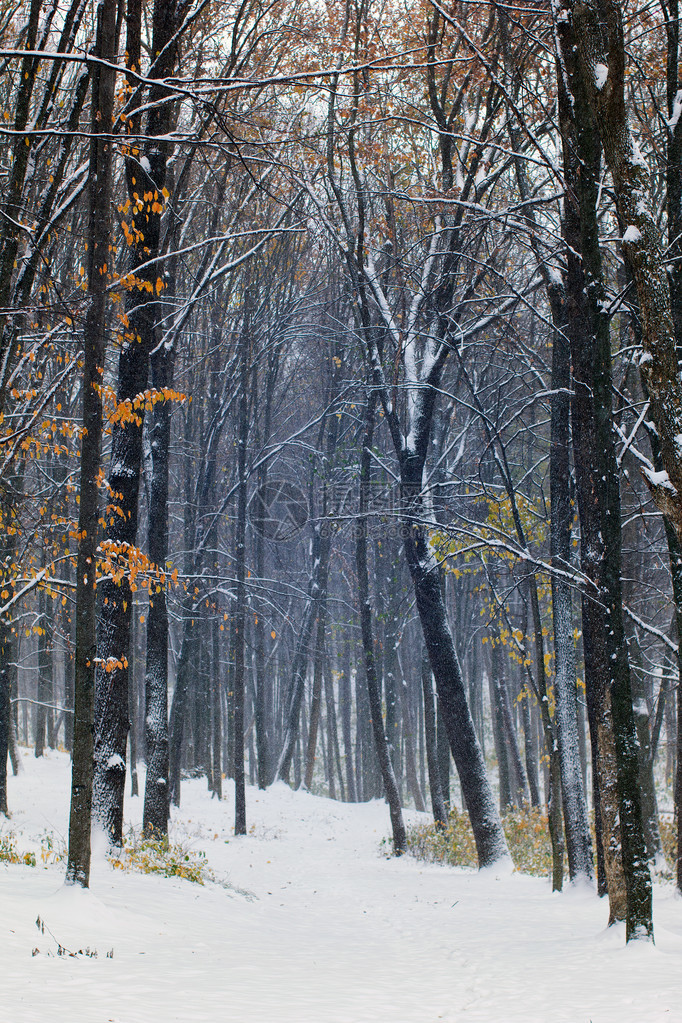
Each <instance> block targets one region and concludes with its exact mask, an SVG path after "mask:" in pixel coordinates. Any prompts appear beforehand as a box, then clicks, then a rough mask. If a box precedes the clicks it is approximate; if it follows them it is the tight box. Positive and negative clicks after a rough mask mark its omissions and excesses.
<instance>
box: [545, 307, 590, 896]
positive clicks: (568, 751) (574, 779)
mask: <svg viewBox="0 0 682 1023" xmlns="http://www.w3.org/2000/svg"><path fill="white" fill-rule="evenodd" d="M557 326H558V327H559V329H558V330H556V331H555V333H554V338H553V343H552V409H551V447H550V470H549V471H550V494H551V518H550V545H551V558H552V568H553V569H555V572H554V573H553V574H552V623H553V627H554V655H555V678H554V694H555V707H556V709H555V713H554V717H555V722H556V733H557V741H558V745H559V765H560V769H561V795H562V800H563V809H564V828H565V834H566V848H567V853H568V874H569V877H570V879H571V880H572V881H574V880H576V879H577V878H578V877H581V876H582V877H586V878H591V877H592V876H593V868H592V848H591V845H592V842H591V837H590V824H589V818H588V814H587V801H586V799H585V792H584V789H583V782H582V773H581V769H580V750H579V746H578V715H577V701H576V672H575V641H574V639H573V598H572V594H571V588H570V583H569V581H568V578H567V575H568V573H569V572H570V549H571V521H572V517H573V515H572V509H571V499H570V487H569V486H568V482H569V480H570V428H569V411H570V386H571V366H570V359H571V356H570V346H569V342H568V338H567V336H566V334H565V333H564V330H563V327H564V324H563V323H560V324H558V325H557ZM564 573H566V575H564Z"/></svg>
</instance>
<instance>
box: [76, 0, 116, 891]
mask: <svg viewBox="0 0 682 1023" xmlns="http://www.w3.org/2000/svg"><path fill="white" fill-rule="evenodd" d="M116 7H117V5H116V3H115V2H114V0H103V2H102V4H101V5H100V8H99V12H98V23H97V40H96V46H95V49H96V53H97V55H98V56H99V57H100V58H102V59H103V60H104V61H107V62H109V63H113V61H114V59H115V54H116V38H115V34H116ZM115 82H116V74H115V72H114V71H113V70H112V69H111V68H110V67H108V66H106V64H100V65H98V66H97V69H96V70H95V71H94V72H93V84H92V101H91V102H92V120H91V141H90V189H89V219H88V238H89V248H88V290H89V296H90V301H89V304H88V309H87V313H86V318H85V327H84V336H83V437H82V440H81V464H80V504H79V513H78V536H79V541H78V562H77V570H76V571H77V575H76V652H75V661H76V666H75V680H74V700H75V710H74V731H73V757H72V765H71V808H70V816H69V850H68V864H67V871H66V880H67V882H68V883H71V884H79V885H81V886H82V887H84V888H87V887H88V885H89V881H90V821H91V816H92V788H93V774H94V735H93V722H94V688H95V663H96V655H97V648H96V590H95V587H96V581H97V579H96V575H97V565H96V562H97V540H98V534H99V526H98V518H99V507H98V505H99V500H98V498H99V494H98V487H97V479H98V476H99V468H100V458H101V445H102V419H103V416H102V396H101V391H100V384H101V379H102V378H101V374H102V368H103V366H104V352H105V338H106V326H107V278H106V272H105V269H104V268H105V267H106V265H107V263H108V262H109V259H110V256H109V251H108V250H109V230H110V221H111V213H110V210H111V176H112V162H113V161H112V144H111V141H110V140H109V138H108V137H107V136H106V135H102V134H99V132H100V130H101V126H102V125H105V126H106V125H110V124H111V119H112V116H113V109H114V88H115Z"/></svg>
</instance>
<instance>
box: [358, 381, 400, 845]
mask: <svg viewBox="0 0 682 1023" xmlns="http://www.w3.org/2000/svg"><path fill="white" fill-rule="evenodd" d="M375 405H376V397H375V395H374V394H373V393H371V394H370V395H369V398H368V400H367V408H366V412H365V432H364V436H363V440H362V452H361V456H360V503H359V512H358V519H357V523H356V532H357V538H356V542H355V563H356V567H357V572H358V603H359V605H360V630H361V633H362V646H363V650H364V654H365V681H366V683H367V695H368V697H369V712H370V719H371V723H372V731H373V733H374V743H375V748H376V752H377V757H378V760H379V766H380V768H381V777H382V780H383V783H384V793H385V796H386V800H387V802H388V809H389V814H390V817H391V826H392V829H393V849H394V852H395V854H396V856H401V855H402V853H404V852H405V850H406V849H407V836H406V833H405V824H404V822H403V814H402V809H401V806H400V793H399V792H398V786H397V784H396V780H395V774H394V773H393V764H392V763H391V753H390V750H389V746H388V739H387V737H386V730H385V728H384V719H383V716H382V713H381V696H380V693H379V684H378V681H377V676H376V668H375V664H374V636H373V630H372V607H371V604H370V596H369V572H368V567H367V532H368V527H369V519H368V516H367V512H368V505H369V483H370V459H371V449H372V438H373V434H374V410H375Z"/></svg>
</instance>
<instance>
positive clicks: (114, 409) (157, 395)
mask: <svg viewBox="0 0 682 1023" xmlns="http://www.w3.org/2000/svg"><path fill="white" fill-rule="evenodd" d="M97 386H98V390H99V393H100V395H101V397H102V403H103V405H104V414H105V417H106V419H107V422H108V423H109V424H110V426H113V425H114V424H117V425H119V426H126V425H127V424H128V423H132V424H133V425H135V426H141V425H142V416H141V414H140V413H142V412H144V411H147V412H151V410H152V409H153V408H154V406H155V405H156V404H157V402H159V401H162V402H165V401H174V402H178V404H183V402H185V401H187V395H186V394H183V393H182V391H174V390H173V388H172V387H161V388H158V389H157V388H147V390H146V391H140V393H139V394H136V395H135V397H134V398H125V399H124V400H123V401H119V400H118V399H117V397H116V392H115V391H114V389H113V388H112V387H110V386H108V385H107V384H101V385H97Z"/></svg>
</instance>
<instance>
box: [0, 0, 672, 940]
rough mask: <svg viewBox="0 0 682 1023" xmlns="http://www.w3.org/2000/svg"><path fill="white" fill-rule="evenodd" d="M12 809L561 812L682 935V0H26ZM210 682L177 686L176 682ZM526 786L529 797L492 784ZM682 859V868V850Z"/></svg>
mask: <svg viewBox="0 0 682 1023" xmlns="http://www.w3.org/2000/svg"><path fill="white" fill-rule="evenodd" d="M0 61H2V71H3V74H2V79H1V80H0V92H1V94H2V111H3V113H2V121H1V122H0V133H1V134H2V145H1V147H0V210H1V212H2V216H1V218H0V311H1V312H2V322H1V323H0V331H1V332H0V417H1V418H0V431H1V434H0V480H1V482H0V505H1V509H2V516H3V533H2V539H1V541H0V544H1V548H0V572H1V574H2V578H1V580H0V581H1V587H0V761H1V770H0V809H2V810H4V811H5V812H6V811H7V810H8V807H7V799H6V771H7V762H8V759H11V760H12V762H13V763H14V764H15V765H17V764H18V763H19V760H18V758H17V757H16V751H15V748H14V747H15V744H16V742H18V741H20V742H22V743H31V744H32V745H33V746H34V748H35V752H36V756H40V755H41V754H42V752H43V750H44V749H45V748H46V747H47V746H51V747H54V746H57V745H58V744H63V745H64V746H65V747H66V748H67V749H68V750H70V751H72V755H73V781H72V794H71V822H70V833H69V853H68V872H67V877H68V878H69V880H71V881H74V882H77V883H80V884H82V885H87V884H88V880H89V864H90V825H91V818H93V817H94V820H95V821H96V823H97V824H98V826H100V827H102V828H103V829H104V830H105V831H106V832H107V834H108V836H109V839H110V841H111V843H112V844H113V845H114V846H117V845H120V843H121V842H122V838H123V835H122V827H123V801H124V790H125V783H126V777H127V775H129V777H130V782H131V785H132V787H133V791H135V787H136V785H137V774H136V765H137V763H138V762H139V761H140V760H144V761H145V763H146V767H147V770H146V787H145V806H144V829H145V833H146V834H147V836H148V837H152V838H157V839H158V838H162V837H163V836H164V835H165V834H166V833H167V827H168V817H169V810H170V803H171V802H174V803H176V804H177V803H179V801H180V798H181V781H182V777H183V775H184V776H187V775H188V774H191V775H198V776H205V777H206V778H207V780H208V784H209V786H210V787H211V790H212V791H213V792H215V794H216V795H217V796H220V794H221V781H222V777H223V773H226V774H229V775H230V776H231V777H233V778H234V781H235V830H236V832H237V833H238V834H240V833H244V831H245V830H246V822H247V807H246V796H245V792H246V788H245V780H246V778H247V776H248V777H249V779H250V780H251V781H252V782H253V783H257V784H258V785H259V786H261V787H266V786H268V785H269V784H271V782H272V781H273V780H274V779H276V778H280V779H284V780H291V781H292V783H293V784H294V785H300V784H303V785H305V786H306V787H307V788H309V789H311V790H316V791H320V792H326V793H328V794H329V795H331V796H332V797H333V798H341V799H347V800H353V801H354V800H364V799H369V798H372V797H374V796H377V795H380V794H382V793H383V794H385V795H386V797H387V799H388V802H389V807H390V813H391V822H392V827H393V841H394V846H395V851H396V852H398V853H400V852H402V851H404V849H405V845H406V837H405V829H404V825H403V822H402V815H401V811H400V806H401V802H403V801H405V800H407V799H409V800H411V801H413V803H414V805H415V806H416V807H417V808H419V809H421V808H423V807H424V805H425V800H426V798H427V794H428V796H429V797H430V800H431V804H432V808H433V812H434V820H435V822H436V825H437V826H440V827H441V828H444V827H445V825H446V821H447V815H448V804H450V805H457V804H459V805H461V806H462V807H463V808H464V809H466V811H467V813H468V816H469V818H470V821H471V827H472V831H473V839H474V842H475V847H476V850H477V856H478V861H479V863H480V864H481V865H487V864H492V863H496V862H499V861H500V860H504V859H506V858H507V857H508V855H509V854H508V848H507V841H506V839H505V835H504V831H503V828H502V824H501V818H500V813H501V812H502V811H505V810H506V809H507V808H508V807H510V806H513V805H518V806H522V805H524V804H526V803H528V804H530V805H531V806H533V807H538V808H540V807H546V808H547V811H546V812H547V821H548V827H549V833H550V837H551V845H552V881H553V885H554V887H555V888H560V887H561V885H562V883H563V876H564V869H565V867H564V859H566V861H567V864H566V866H567V869H568V875H569V877H570V878H571V879H578V878H580V877H584V878H588V879H589V878H592V877H593V876H596V879H597V884H598V887H599V890H600V893H601V894H608V902H609V920H610V921H616V920H625V921H626V925H627V934H628V937H650V936H652V934H653V922H652V913H651V876H650V875H651V870H650V868H651V866H652V865H654V866H655V865H656V864H657V863H660V860H661V856H662V840H661V829H660V820H659V811H658V805H657V801H658V800H659V799H662V802H663V805H664V806H665V808H666V809H669V810H671V811H673V817H674V821H673V822H668V823H666V827H667V828H668V830H670V828H671V827H672V828H673V830H674V827H675V826H676V823H675V822H676V821H677V818H678V816H679V799H678V798H676V796H675V793H676V792H679V784H678V783H677V781H676V779H677V777H678V772H679V765H680V756H679V742H680V731H679V730H678V728H677V718H678V716H679V699H680V697H679V694H680V687H679V673H680V656H679V642H678V636H679V635H680V634H681V631H682V630H680V628H678V626H679V623H680V621H682V619H680V617H679V616H680V614H681V613H682V552H681V551H680V538H679V530H680V528H681V526H682V508H681V507H680V493H682V388H681V386H680V380H679V374H678V351H679V348H680V345H682V268H681V266H680V237H681V231H682V206H681V199H682V176H681V167H682V163H681V154H682V127H680V113H682V91H680V90H679V89H678V85H679V82H678V73H679V72H678V66H679V18H678V9H677V3H676V0H675V2H673V0H669V2H665V3H664V2H662V3H660V4H655V5H654V4H649V5H641V4H638V3H632V4H626V5H621V4H616V3H612V2H606V0H594V2H590V3H584V2H574V3H569V2H566V3H563V2H556V3H554V4H542V3H541V4H538V5H523V4H517V3H512V4H505V5H501V4H490V3H448V4H439V3H437V2H436V0H430V2H423V3H422V2H420V3H409V4H408V3H399V2H395V3H382V4H379V3H372V2H369V0H360V2H355V3H350V2H348V3H345V4H339V3H322V2H319V3H306V2H304V3H297V4H295V5H294V4H291V3H289V2H286V0H280V2H273V3H258V2H253V3H251V2H248V0H244V2H243V3H236V2H235V3H230V2H228V3H214V2H209V0H204V2H201V0H199V2H193V0H169V2H161V0H157V2H155V3H143V2H142V0H129V2H127V3H125V2H123V0H121V2H118V3H116V2H112V0H102V2H100V3H98V4H94V5H93V4H91V3H89V2H87V0H72V2H71V3H63V2H59V3H57V2H56V0H53V2H52V3H50V2H43V0H31V2H28V3H20V4H14V5H13V4H2V5H1V11H0ZM169 708H170V709H169ZM491 774H494V776H495V779H496V786H495V788H494V787H493V784H492V783H491V780H490V778H491ZM680 873H681V872H680V870H679V858H678V872H677V876H678V879H679V877H680Z"/></svg>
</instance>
